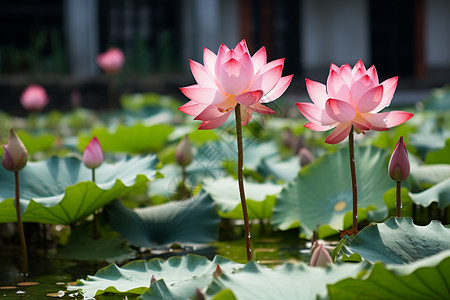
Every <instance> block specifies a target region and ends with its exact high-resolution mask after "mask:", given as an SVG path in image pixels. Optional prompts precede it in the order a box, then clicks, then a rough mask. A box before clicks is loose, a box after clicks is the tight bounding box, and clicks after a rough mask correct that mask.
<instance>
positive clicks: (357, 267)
mask: <svg viewBox="0 0 450 300" xmlns="http://www.w3.org/2000/svg"><path fill="white" fill-rule="evenodd" d="M369 267H370V264H368V263H359V264H340V265H331V266H328V267H327V268H316V267H309V266H307V265H306V264H304V263H285V264H283V265H281V266H278V267H276V268H274V269H269V268H267V267H264V266H261V265H258V264H257V263H255V262H250V263H248V264H247V265H246V266H245V267H244V268H243V269H241V270H238V271H236V272H234V273H232V274H228V273H224V274H222V275H221V276H219V277H217V278H215V279H214V281H213V283H212V284H211V286H210V287H209V288H208V291H207V294H208V295H209V296H213V295H216V294H217V293H219V292H220V291H221V290H223V289H229V290H231V291H232V292H233V295H235V297H236V299H299V297H300V298H301V299H317V298H320V297H326V295H327V285H328V284H333V283H336V282H338V281H339V280H342V279H345V278H348V277H354V276H357V274H358V273H360V272H363V271H365V270H366V269H368V268H369ZM213 299H228V298H224V296H223V295H216V296H215V297H213Z"/></svg>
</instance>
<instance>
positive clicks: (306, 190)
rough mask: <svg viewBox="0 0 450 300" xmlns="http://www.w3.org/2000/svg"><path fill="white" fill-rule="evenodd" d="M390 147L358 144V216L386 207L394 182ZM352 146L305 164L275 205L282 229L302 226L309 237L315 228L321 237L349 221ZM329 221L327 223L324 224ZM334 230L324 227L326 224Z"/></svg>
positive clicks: (356, 154) (356, 150)
mask: <svg viewBox="0 0 450 300" xmlns="http://www.w3.org/2000/svg"><path fill="white" fill-rule="evenodd" d="M387 155H388V153H387V151H385V150H381V149H378V148H374V147H356V148H355V161H356V176H357V184H358V217H359V220H363V219H364V215H363V213H365V214H366V216H367V208H373V207H376V208H378V209H386V206H385V203H384V201H383V195H384V193H385V192H386V191H387V190H388V189H390V188H392V187H393V186H394V184H395V183H394V182H393V181H392V180H391V179H390V178H389V176H387V161H386V159H387ZM349 164H350V163H349V153H348V149H347V148H345V149H341V150H339V151H338V152H336V153H333V154H329V155H325V156H322V157H320V158H319V159H317V160H316V161H314V162H313V163H311V164H309V165H307V166H306V167H304V168H302V169H301V170H300V172H299V175H298V176H297V178H296V179H295V180H294V182H292V183H290V184H289V185H288V186H287V187H286V188H284V189H283V190H282V191H281V193H280V194H279V196H278V198H277V203H276V205H275V207H274V214H273V224H274V225H275V226H277V227H278V228H280V229H282V230H286V229H288V228H292V227H298V226H299V225H300V226H301V228H302V230H303V232H304V234H305V235H306V237H307V238H310V237H311V236H312V233H313V231H314V230H316V229H317V228H318V226H320V225H322V227H321V228H320V229H321V230H319V236H320V237H326V236H327V235H330V234H334V233H337V229H343V227H344V226H347V225H350V224H351V218H350V219H349V220H350V223H349V224H346V222H344V216H345V215H346V214H347V213H349V214H350V213H351V210H352V188H351V177H350V166H349ZM324 224H325V225H324ZM326 227H328V228H330V227H331V229H332V230H323V231H322V229H324V228H326Z"/></svg>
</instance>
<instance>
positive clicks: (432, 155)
mask: <svg viewBox="0 0 450 300" xmlns="http://www.w3.org/2000/svg"><path fill="white" fill-rule="evenodd" d="M425 163H427V164H450V138H448V139H447V140H446V141H445V146H444V148H442V149H439V150H433V151H430V152H428V153H427V156H426V157H425Z"/></svg>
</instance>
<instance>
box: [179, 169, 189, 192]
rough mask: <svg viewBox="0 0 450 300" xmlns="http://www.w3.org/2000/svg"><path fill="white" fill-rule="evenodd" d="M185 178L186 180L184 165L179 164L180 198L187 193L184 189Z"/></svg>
mask: <svg viewBox="0 0 450 300" xmlns="http://www.w3.org/2000/svg"><path fill="white" fill-rule="evenodd" d="M186 180H187V175H186V166H181V186H180V194H181V197H180V198H181V199H186V198H187V195H188V193H187V189H186Z"/></svg>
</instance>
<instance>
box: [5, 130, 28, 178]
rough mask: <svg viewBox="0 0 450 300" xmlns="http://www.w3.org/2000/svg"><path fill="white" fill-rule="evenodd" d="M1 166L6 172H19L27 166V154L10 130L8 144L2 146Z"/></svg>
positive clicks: (18, 139)
mask: <svg viewBox="0 0 450 300" xmlns="http://www.w3.org/2000/svg"><path fill="white" fill-rule="evenodd" d="M3 149H4V151H3V156H2V165H3V167H5V169H6V170H8V171H12V172H16V171H20V170H22V169H23V167H25V165H26V164H27V158H28V152H27V149H26V148H25V146H24V145H23V143H22V141H21V140H20V138H19V137H18V136H17V135H16V132H15V131H14V129H12V128H11V130H10V133H9V137H8V143H7V144H6V145H3Z"/></svg>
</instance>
